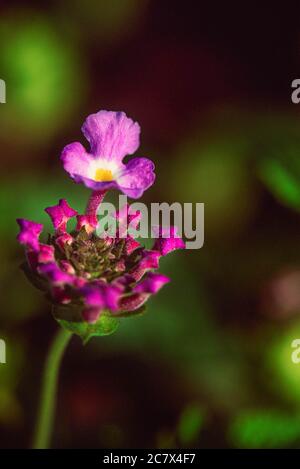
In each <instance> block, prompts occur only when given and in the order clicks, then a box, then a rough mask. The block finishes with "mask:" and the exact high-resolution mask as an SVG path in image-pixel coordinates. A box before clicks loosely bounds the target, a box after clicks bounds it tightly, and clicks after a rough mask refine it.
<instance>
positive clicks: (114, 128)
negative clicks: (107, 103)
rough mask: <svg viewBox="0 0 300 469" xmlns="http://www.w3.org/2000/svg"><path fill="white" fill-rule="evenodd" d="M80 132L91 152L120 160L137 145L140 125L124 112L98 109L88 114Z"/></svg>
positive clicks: (133, 150) (109, 158) (107, 158)
mask: <svg viewBox="0 0 300 469" xmlns="http://www.w3.org/2000/svg"><path fill="white" fill-rule="evenodd" d="M82 132H83V134H84V136H85V137H86V139H87V140H88V141H89V143H90V145H91V153H92V154H93V155H95V156H97V157H103V158H104V159H106V160H115V161H121V160H122V159H123V158H124V156H125V155H132V153H134V152H135V151H136V150H137V149H138V147H139V143H140V142H139V135H140V126H139V124H138V123H137V122H134V121H133V120H132V119H129V118H128V117H127V116H126V114H125V113H124V112H113V111H99V112H97V113H96V114H91V115H90V116H88V118H87V119H86V121H85V122H84V124H83V126H82Z"/></svg>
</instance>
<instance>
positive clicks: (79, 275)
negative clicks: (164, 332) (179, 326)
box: [18, 200, 184, 322]
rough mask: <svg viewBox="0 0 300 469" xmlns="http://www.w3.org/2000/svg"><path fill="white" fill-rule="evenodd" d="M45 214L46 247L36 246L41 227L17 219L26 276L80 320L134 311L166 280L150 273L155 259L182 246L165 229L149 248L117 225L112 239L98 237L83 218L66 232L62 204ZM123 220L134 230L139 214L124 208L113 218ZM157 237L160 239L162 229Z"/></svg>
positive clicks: (66, 213)
mask: <svg viewBox="0 0 300 469" xmlns="http://www.w3.org/2000/svg"><path fill="white" fill-rule="evenodd" d="M47 211H48V213H49V212H50V214H51V215H50V216H51V217H52V218H53V221H54V227H55V228H56V231H55V233H54V235H52V236H50V237H49V244H42V243H39V242H38V236H39V234H40V232H41V230H42V225H39V224H37V223H34V222H28V221H27V220H21V221H19V225H20V227H21V232H20V234H19V236H18V239H19V240H20V242H21V243H22V244H25V247H26V250H27V257H28V261H29V268H30V271H31V275H30V276H29V277H30V278H31V279H32V278H33V277H34V278H35V280H36V279H37V280H38V284H39V285H42V288H43V289H44V290H45V292H46V294H47V297H48V298H49V297H50V298H51V299H52V302H53V303H54V304H55V305H59V304H60V305H65V306H68V307H73V306H76V307H78V306H79V307H80V308H81V315H82V320H84V321H87V322H95V321H97V320H98V318H99V316H100V315H101V314H102V313H105V314H107V312H109V313H110V314H112V315H114V316H118V315H120V314H122V315H124V314H125V315H126V314H128V315H130V313H131V312H133V311H136V310H137V309H139V308H140V307H141V306H142V305H143V304H144V303H145V302H146V301H147V300H148V299H149V298H150V296H151V295H153V294H156V293H157V292H158V291H159V290H160V289H161V288H162V287H163V286H164V285H165V284H166V283H168V282H169V281H170V279H169V278H168V277H166V276H165V275H162V274H159V273H155V272H154V271H155V270H157V269H158V267H159V260H160V258H161V257H162V256H164V255H165V254H167V253H168V252H170V250H174V249H176V248H182V247H184V243H183V241H182V240H181V239H180V238H178V237H177V233H176V230H175V229H174V228H171V231H170V234H171V236H172V237H171V238H159V239H158V240H156V241H155V243H154V246H153V249H152V250H151V249H150V250H149V249H145V248H144V247H142V246H141V245H140V243H138V241H136V240H135V239H134V238H132V237H131V236H129V235H128V236H127V237H124V236H123V235H124V233H123V229H122V227H121V228H120V229H119V227H118V229H117V237H116V238H110V237H106V238H101V237H100V238H99V237H97V235H96V232H95V227H94V226H93V225H92V224H90V223H89V217H88V216H87V215H77V222H78V223H77V227H76V228H75V231H73V232H72V233H71V234H70V233H68V232H63V231H62V230H63V229H65V225H66V222H67V220H68V219H69V217H71V216H75V214H77V212H76V211H75V210H73V209H71V208H70V207H69V205H68V204H67V202H66V201H65V200H64V201H60V203H59V205H57V206H56V207H54V208H53V207H51V208H50V209H47ZM125 216H126V217H128V221H129V222H130V221H133V222H134V223H135V224H136V225H135V226H137V225H138V223H139V222H140V213H139V212H133V213H130V210H129V208H128V207H125V209H124V210H122V212H121V213H119V214H117V219H118V223H120V224H121V225H122V222H123V220H124V217H125ZM157 233H158V234H159V235H161V236H162V235H164V236H166V232H165V231H164V230H162V229H159V230H158V231H157ZM174 241H175V242H174ZM33 247H34V251H33V250H32V248H33Z"/></svg>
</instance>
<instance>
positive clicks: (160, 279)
mask: <svg viewBox="0 0 300 469" xmlns="http://www.w3.org/2000/svg"><path fill="white" fill-rule="evenodd" d="M168 282H170V278H169V277H167V276H166V275H163V274H158V273H155V272H149V274H148V275H147V277H146V278H145V279H144V280H143V281H142V282H141V283H139V284H138V285H136V286H135V287H134V289H133V290H134V291H135V292H136V293H152V294H153V293H157V292H158V291H159V290H160V289H161V288H162V287H163V286H164V285H165V284H166V283H168Z"/></svg>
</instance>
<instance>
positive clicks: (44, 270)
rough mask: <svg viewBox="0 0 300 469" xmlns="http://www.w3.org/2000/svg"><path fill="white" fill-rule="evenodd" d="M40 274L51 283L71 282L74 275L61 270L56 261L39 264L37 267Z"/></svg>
mask: <svg viewBox="0 0 300 469" xmlns="http://www.w3.org/2000/svg"><path fill="white" fill-rule="evenodd" d="M38 271H39V273H40V274H42V275H44V276H45V277H46V278H47V279H48V280H49V281H50V282H51V283H52V284H53V285H55V286H56V285H64V284H69V285H71V284H73V282H74V279H75V276H73V275H70V274H68V273H66V272H63V271H62V270H61V269H60V268H59V266H58V265H57V264H56V262H49V263H48V264H41V265H39V267H38Z"/></svg>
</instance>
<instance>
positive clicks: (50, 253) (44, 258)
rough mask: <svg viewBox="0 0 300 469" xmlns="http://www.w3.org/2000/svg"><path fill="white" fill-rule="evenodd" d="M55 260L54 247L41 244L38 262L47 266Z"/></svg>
mask: <svg viewBox="0 0 300 469" xmlns="http://www.w3.org/2000/svg"><path fill="white" fill-rule="evenodd" d="M54 259H55V258H54V247H53V246H51V245H49V244H40V250H39V253H38V262H39V263H41V264H45V263H47V262H53V261H54Z"/></svg>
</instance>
